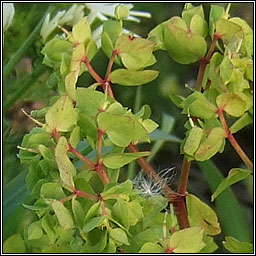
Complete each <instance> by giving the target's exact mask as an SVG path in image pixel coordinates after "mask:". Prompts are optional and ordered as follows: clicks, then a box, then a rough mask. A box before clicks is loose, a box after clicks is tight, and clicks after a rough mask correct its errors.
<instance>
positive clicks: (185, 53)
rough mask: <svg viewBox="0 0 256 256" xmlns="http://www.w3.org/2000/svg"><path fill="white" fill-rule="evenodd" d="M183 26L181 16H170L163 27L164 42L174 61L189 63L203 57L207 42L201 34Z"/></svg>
mask: <svg viewBox="0 0 256 256" xmlns="http://www.w3.org/2000/svg"><path fill="white" fill-rule="evenodd" d="M184 23H185V22H184ZM185 26H186V24H183V23H182V21H181V18H179V17H173V18H171V19H170V21H169V22H168V23H167V24H166V26H165V28H164V43H165V46H166V49H167V50H168V52H169V54H170V56H171V57H172V58H173V59H174V60H175V61H176V62H178V63H181V64H190V63H193V62H196V61H198V60H199V59H200V58H202V57H204V55H205V53H206V51H207V43H206V41H205V40H204V38H203V37H202V36H200V35H198V34H194V33H193V32H192V31H188V30H187V28H185Z"/></svg>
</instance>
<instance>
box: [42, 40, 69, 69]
mask: <svg viewBox="0 0 256 256" xmlns="http://www.w3.org/2000/svg"><path fill="white" fill-rule="evenodd" d="M72 51H73V45H72V44H71V43H70V42H67V41H66V40H63V39H59V38H57V37H55V38H53V39H52V40H50V41H48V42H47V43H46V45H45V47H44V48H43V50H42V54H43V55H44V60H43V64H46V65H47V66H50V67H52V68H55V69H57V68H59V67H60V64H61V62H62V58H63V57H62V56H63V53H67V54H70V55H71V54H72Z"/></svg>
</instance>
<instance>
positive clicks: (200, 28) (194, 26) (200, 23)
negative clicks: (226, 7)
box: [190, 14, 208, 37]
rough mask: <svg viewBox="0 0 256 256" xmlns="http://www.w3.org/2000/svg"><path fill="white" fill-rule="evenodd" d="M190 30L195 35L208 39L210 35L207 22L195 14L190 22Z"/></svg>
mask: <svg viewBox="0 0 256 256" xmlns="http://www.w3.org/2000/svg"><path fill="white" fill-rule="evenodd" d="M190 29H191V31H192V32H193V33H194V34H198V35H200V36H202V37H206V36H207V34H208V28H207V22H206V20H205V19H204V18H203V17H201V16H200V15H198V14H195V15H194V16H193V17H192V19H191V21H190Z"/></svg>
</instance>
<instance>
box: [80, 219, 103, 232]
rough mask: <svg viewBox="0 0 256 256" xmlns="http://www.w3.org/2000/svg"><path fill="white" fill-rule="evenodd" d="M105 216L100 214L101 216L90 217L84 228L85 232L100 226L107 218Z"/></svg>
mask: <svg viewBox="0 0 256 256" xmlns="http://www.w3.org/2000/svg"><path fill="white" fill-rule="evenodd" d="M105 218H106V217H105V216H100V217H94V218H92V219H90V220H89V221H88V222H86V223H85V224H84V226H83V228H82V230H83V232H90V231H91V230H93V229H94V228H97V227H99V226H100V225H101V224H102V223H103V221H104V220H105Z"/></svg>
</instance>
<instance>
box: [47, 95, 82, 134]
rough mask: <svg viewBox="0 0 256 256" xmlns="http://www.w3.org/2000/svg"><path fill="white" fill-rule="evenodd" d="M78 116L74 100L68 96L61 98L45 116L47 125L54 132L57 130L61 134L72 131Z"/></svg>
mask: <svg viewBox="0 0 256 256" xmlns="http://www.w3.org/2000/svg"><path fill="white" fill-rule="evenodd" d="M77 119H78V115H77V112H76V110H75V109H74V107H73V103H72V100H71V99H70V98H69V97H68V96H62V97H60V98H59V99H58V100H57V102H55V103H54V104H53V105H52V106H51V107H50V109H49V110H48V111H47V113H46V115H45V121H46V124H47V125H48V126H49V128H50V131H51V132H52V131H53V130H54V129H56V130H57V131H59V132H69V131H72V130H73V128H74V126H75V125H76V123H77Z"/></svg>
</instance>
